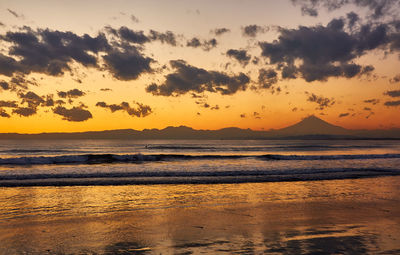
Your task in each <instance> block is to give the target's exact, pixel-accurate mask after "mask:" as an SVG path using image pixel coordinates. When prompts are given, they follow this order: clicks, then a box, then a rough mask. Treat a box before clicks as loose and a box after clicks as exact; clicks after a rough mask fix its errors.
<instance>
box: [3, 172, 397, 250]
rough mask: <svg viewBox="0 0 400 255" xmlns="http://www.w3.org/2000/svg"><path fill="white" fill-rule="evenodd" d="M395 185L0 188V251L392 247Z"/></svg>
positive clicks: (380, 181)
mask: <svg viewBox="0 0 400 255" xmlns="http://www.w3.org/2000/svg"><path fill="white" fill-rule="evenodd" d="M399 193H400V177H399V176H394V177H377V178H363V179H345V180H326V181H312V182H310V181H299V182H280V183H274V182H269V183H243V184H215V185H214V184H212V185H209V184H196V185H190V184H185V185H137V186H135V185H126V186H80V187H72V186H65V187H21V188H2V192H1V194H0V205H1V207H0V208H1V209H0V242H1V243H2V247H1V248H0V254H7V253H8V254H9V253H17V254H20V253H24V252H27V253H29V254H53V253H67V254H70V253H73V254H75V253H100V254H113V253H117V252H122V251H125V252H131V253H133V254H160V253H162V254H189V253H196V254H197V253H200V252H208V253H226V254H230V253H235V252H236V253H242V254H243V253H244V254H246V253H256V254H259V253H264V252H267V253H278V254H280V253H286V254H296V253H297V254H298V253H312V252H320V253H321V252H323V253H334V252H337V253H348V254H350V253H351V254H368V253H378V252H386V253H390V252H392V253H394V252H399V251H400V245H399V243H400V203H399V202H400V201H399V198H400V194H399ZM11 200H13V201H11ZM3 244H4V245H3Z"/></svg>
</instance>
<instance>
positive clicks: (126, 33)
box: [105, 26, 150, 44]
mask: <svg viewBox="0 0 400 255" xmlns="http://www.w3.org/2000/svg"><path fill="white" fill-rule="evenodd" d="M105 30H106V31H107V32H108V33H109V34H112V35H114V36H116V37H117V38H120V39H121V40H122V41H124V42H130V43H137V44H144V43H147V42H150V38H149V37H147V36H146V35H145V34H144V32H143V31H134V30H132V29H129V28H127V27H125V26H122V27H120V28H119V29H114V28H112V27H109V26H107V27H105Z"/></svg>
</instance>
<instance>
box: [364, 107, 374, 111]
mask: <svg viewBox="0 0 400 255" xmlns="http://www.w3.org/2000/svg"><path fill="white" fill-rule="evenodd" d="M364 111H372V109H371V108H369V107H364Z"/></svg>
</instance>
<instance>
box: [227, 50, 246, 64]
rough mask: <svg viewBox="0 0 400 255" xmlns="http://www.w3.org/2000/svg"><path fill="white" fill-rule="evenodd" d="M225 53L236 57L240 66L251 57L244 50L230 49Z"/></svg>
mask: <svg viewBox="0 0 400 255" xmlns="http://www.w3.org/2000/svg"><path fill="white" fill-rule="evenodd" d="M226 55H227V56H228V57H231V58H234V59H236V60H237V61H238V62H239V63H240V64H241V65H242V66H246V65H247V64H248V63H249V61H250V59H251V56H250V55H249V54H247V51H246V50H235V49H230V50H228V51H227V52H226Z"/></svg>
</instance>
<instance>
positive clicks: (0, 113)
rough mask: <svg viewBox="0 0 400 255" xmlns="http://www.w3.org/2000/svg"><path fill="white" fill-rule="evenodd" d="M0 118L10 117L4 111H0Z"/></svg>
mask: <svg viewBox="0 0 400 255" xmlns="http://www.w3.org/2000/svg"><path fill="white" fill-rule="evenodd" d="M0 117H3V118H10V117H11V116H10V114H8V113H7V112H6V111H5V110H4V109H0Z"/></svg>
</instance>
